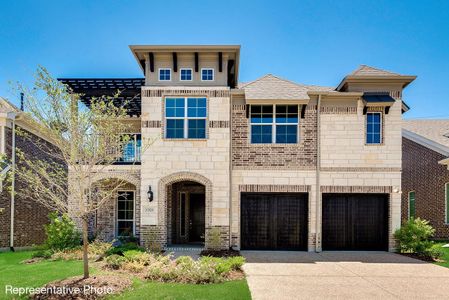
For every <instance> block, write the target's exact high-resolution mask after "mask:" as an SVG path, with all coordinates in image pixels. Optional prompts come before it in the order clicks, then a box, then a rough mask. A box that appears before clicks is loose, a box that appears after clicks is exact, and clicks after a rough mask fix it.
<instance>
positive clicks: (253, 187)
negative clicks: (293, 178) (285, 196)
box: [239, 184, 311, 193]
mask: <svg viewBox="0 0 449 300" xmlns="http://www.w3.org/2000/svg"><path fill="white" fill-rule="evenodd" d="M310 189H311V187H310V185H287V184H280V185H274V184H241V185H239V191H240V192H244V193H245V192H246V193H263V192H265V193H279V192H285V193H308V192H310Z"/></svg>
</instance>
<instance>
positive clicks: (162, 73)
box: [159, 68, 171, 81]
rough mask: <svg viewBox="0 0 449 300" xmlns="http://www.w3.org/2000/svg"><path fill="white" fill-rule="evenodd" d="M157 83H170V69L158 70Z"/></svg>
mask: <svg viewBox="0 0 449 300" xmlns="http://www.w3.org/2000/svg"><path fill="white" fill-rule="evenodd" d="M159 81H171V69H168V68H163V69H159Z"/></svg>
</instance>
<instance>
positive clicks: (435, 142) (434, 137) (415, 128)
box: [402, 119, 449, 156]
mask: <svg viewBox="0 0 449 300" xmlns="http://www.w3.org/2000/svg"><path fill="white" fill-rule="evenodd" d="M402 135H403V136H404V137H405V138H407V139H410V140H412V141H414V142H416V143H418V144H420V145H422V146H424V147H427V148H429V149H432V150H434V151H436V152H438V153H441V154H443V155H445V156H449V120H448V119H445V120H404V121H403V123H402Z"/></svg>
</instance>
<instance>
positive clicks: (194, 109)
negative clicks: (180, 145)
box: [165, 97, 207, 139]
mask: <svg viewBox="0 0 449 300" xmlns="http://www.w3.org/2000/svg"><path fill="white" fill-rule="evenodd" d="M206 119H207V99H206V98H205V97H197V98H196V97H186V98H183V97H182V98H178V97H176V98H173V97H167V98H165V137H166V138H169V139H185V138H188V139H205V138H206Z"/></svg>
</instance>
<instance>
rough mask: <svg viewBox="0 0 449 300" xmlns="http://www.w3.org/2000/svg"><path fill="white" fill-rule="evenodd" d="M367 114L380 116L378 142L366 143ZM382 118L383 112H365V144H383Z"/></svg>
mask: <svg viewBox="0 0 449 300" xmlns="http://www.w3.org/2000/svg"><path fill="white" fill-rule="evenodd" d="M369 114H379V116H380V118H379V120H380V124H379V125H380V130H379V136H380V139H379V143H368V115H369ZM383 118H384V114H383V112H381V111H368V112H367V113H366V116H365V145H367V146H380V145H383V143H384V136H383V126H384V124H383Z"/></svg>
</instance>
